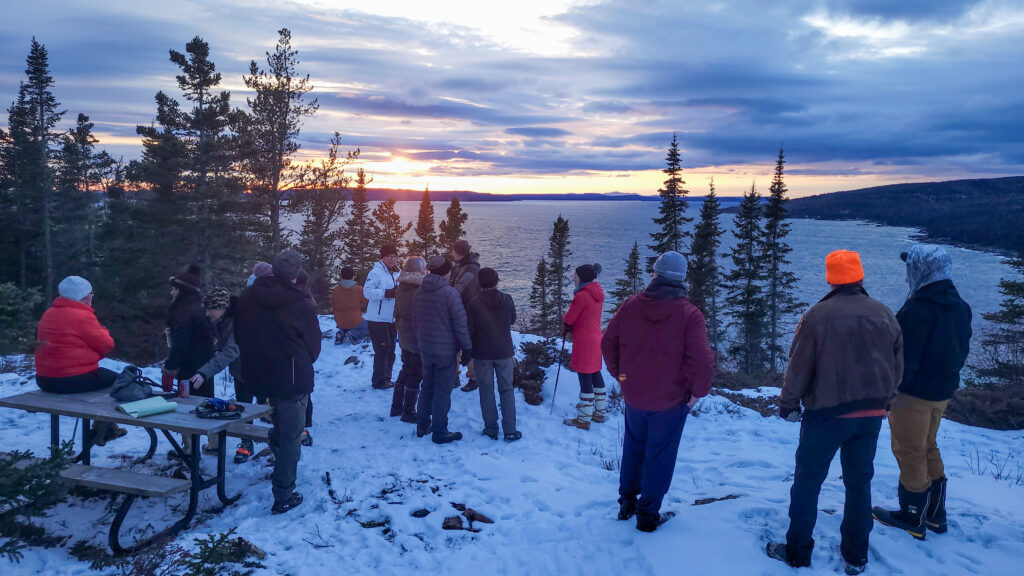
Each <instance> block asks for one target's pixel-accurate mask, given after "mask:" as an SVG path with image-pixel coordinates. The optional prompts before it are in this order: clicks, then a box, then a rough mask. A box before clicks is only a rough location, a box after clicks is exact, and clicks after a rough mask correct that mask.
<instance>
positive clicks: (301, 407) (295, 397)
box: [235, 250, 321, 514]
mask: <svg viewBox="0 0 1024 576" xmlns="http://www.w3.org/2000/svg"><path fill="white" fill-rule="evenodd" d="M300 264H301V257H300V256H299V255H298V254H297V253H295V252H292V251H291V250H285V251H284V252H281V253H280V254H278V255H277V258H275V259H274V273H273V275H271V276H264V277H262V278H257V279H256V281H255V282H254V283H253V285H252V286H250V287H249V288H247V289H246V290H245V291H244V292H242V295H241V296H239V298H238V303H237V305H236V309H235V341H236V342H237V343H238V347H239V349H240V351H241V354H242V378H244V379H245V381H246V383H247V384H249V385H251V386H252V387H253V390H255V391H256V393H257V394H261V393H262V394H265V395H266V396H267V397H268V399H269V400H270V405H271V406H272V407H273V408H274V412H273V415H272V420H273V425H274V427H273V428H272V429H271V431H270V437H269V439H268V440H269V443H270V448H271V450H273V451H274V456H275V460H274V472H273V475H272V476H271V480H272V484H273V486H272V489H273V493H274V506H273V508H271V512H272V513H274V514H280V513H282V512H287V511H288V510H291V509H292V508H294V507H296V506H298V505H299V504H301V503H302V495H301V494H299V493H298V492H295V478H296V473H297V469H298V463H299V457H300V454H301V450H302V444H301V437H302V431H303V424H304V423H305V415H306V403H307V402H308V401H309V394H310V392H312V391H313V363H314V362H316V359H317V357H318V356H319V355H320V336H321V334H320V323H319V320H318V319H317V316H316V309H315V308H314V307H313V301H312V300H310V299H309V297H308V296H306V294H305V293H303V291H302V290H301V289H299V287H298V286H296V285H295V279H296V278H297V277H298V275H299V268H300Z"/></svg>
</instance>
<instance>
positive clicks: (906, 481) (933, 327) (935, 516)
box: [874, 245, 971, 540]
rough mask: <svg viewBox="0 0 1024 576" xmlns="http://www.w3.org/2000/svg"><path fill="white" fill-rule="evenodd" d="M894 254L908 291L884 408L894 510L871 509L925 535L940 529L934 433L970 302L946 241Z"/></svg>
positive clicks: (962, 343) (955, 377) (961, 359)
mask: <svg viewBox="0 0 1024 576" xmlns="http://www.w3.org/2000/svg"><path fill="white" fill-rule="evenodd" d="M900 257H901V258H902V259H903V261H904V262H906V263H907V284H908V286H909V288H910V296H909V297H908V298H907V301H906V303H905V304H903V308H900V311H899V312H897V313H896V318H897V320H899V323H900V328H901V329H902V330H903V359H904V364H903V381H902V382H900V386H899V396H897V397H896V401H895V402H894V403H893V406H892V410H891V411H890V412H889V428H890V430H891V432H892V434H891V436H892V453H893V455H894V456H895V457H896V462H897V463H898V464H899V466H900V480H899V486H898V489H897V494H898V496H899V503H900V509H899V510H892V511H890V510H886V509H884V508H881V507H875V509H874V516H875V519H876V520H878V521H879V522H881V523H883V524H886V525H889V526H896V527H898V528H902V529H904V530H906V531H907V532H909V533H910V534H911V535H912V536H914V537H915V538H917V539H919V540H923V539H924V537H925V533H926V532H927V530H929V529H930V530H932V531H933V532H937V533H942V532H945V531H946V474H945V470H944V467H943V464H942V455H941V454H940V453H939V447H938V445H936V443H935V436H936V434H937V433H938V431H939V424H940V423H941V422H942V414H943V413H944V412H945V410H946V405H947V404H948V403H949V399H950V398H952V397H953V393H954V392H956V390H957V388H959V387H960V370H961V369H962V368H963V367H964V364H965V363H966V362H967V354H968V352H969V351H970V340H971V307H970V306H968V305H967V303H966V302H964V301H963V299H962V298H960V294H959V293H958V292H957V290H956V287H955V286H953V263H952V259H951V258H950V256H949V253H948V252H947V251H946V249H945V248H942V247H941V246H925V245H915V246H913V247H911V249H910V251H909V252H904V253H902V254H900Z"/></svg>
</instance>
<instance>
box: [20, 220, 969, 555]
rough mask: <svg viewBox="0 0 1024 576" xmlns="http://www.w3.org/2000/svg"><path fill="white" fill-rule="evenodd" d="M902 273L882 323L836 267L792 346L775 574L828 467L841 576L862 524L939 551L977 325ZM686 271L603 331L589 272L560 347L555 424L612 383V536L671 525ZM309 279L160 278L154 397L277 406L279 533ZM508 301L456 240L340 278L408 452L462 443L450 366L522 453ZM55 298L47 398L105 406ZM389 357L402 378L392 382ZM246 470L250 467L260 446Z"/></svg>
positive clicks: (946, 275) (306, 346)
mask: <svg viewBox="0 0 1024 576" xmlns="http://www.w3.org/2000/svg"><path fill="white" fill-rule="evenodd" d="M449 256H450V258H449ZM901 258H902V259H903V261H904V262H905V263H906V274H907V284H908V288H909V296H908V299H907V301H906V303H905V304H904V305H903V307H902V308H901V309H900V311H899V312H898V313H896V314H893V312H892V311H891V310H890V309H889V308H888V307H886V306H885V305H884V304H882V303H880V302H878V301H876V300H874V299H872V298H871V297H870V296H869V295H868V292H867V290H866V289H865V287H864V269H863V266H862V264H861V261H860V257H859V255H858V254H857V253H856V252H851V251H846V250H837V251H835V252H832V253H831V254H829V255H828V257H827V258H826V261H825V268H826V281H827V282H828V284H829V288H830V289H829V292H828V294H827V295H825V297H824V298H822V299H821V301H819V302H818V303H817V304H815V305H814V306H812V307H811V308H810V310H808V311H807V313H806V314H804V316H803V317H802V318H801V320H800V323H799V325H798V327H797V330H796V333H795V335H794V338H793V343H792V346H791V349H790V355H789V363H788V366H787V369H786V372H785V376H784V384H783V387H782V391H781V394H780V397H779V406H780V416H782V417H783V418H785V419H786V420H789V421H793V422H797V421H799V422H801V429H800V440H799V446H798V448H797V451H796V470H795V473H794V477H793V486H792V488H791V490H790V497H791V502H790V507H789V518H790V526H789V530H788V532H787V534H786V541H785V542H769V543H768V544H767V546H766V552H767V554H768V555H769V556H770V557H772V558H775V559H778V560H781V561H783V562H786V563H787V564H789V565H791V566H794V567H800V566H809V565H810V562H811V554H812V550H813V548H814V540H813V538H812V532H813V530H814V525H815V521H816V517H817V511H818V508H817V503H818V495H819V492H820V489H821V485H822V483H823V482H824V480H825V478H826V476H827V474H828V470H829V466H830V464H831V462H832V460H833V459H834V457H835V454H836V452H839V453H840V455H841V456H840V459H841V463H842V469H843V476H842V478H843V482H844V484H845V487H846V501H845V507H844V513H843V522H842V526H841V534H842V544H841V547H840V551H841V554H842V556H843V559H844V561H845V569H846V572H847V573H848V574H859V573H860V572H862V571H863V570H864V567H865V565H866V563H867V551H868V535H869V533H870V531H871V529H872V524H873V519H874V520H877V521H879V522H881V523H883V524H886V525H889V526H894V527H898V528H900V529H903V530H906V531H907V532H908V533H910V534H911V535H912V536H914V537H915V538H918V539H922V540H923V539H924V538H925V535H926V532H927V531H928V530H931V531H932V532H935V533H942V532H945V531H946V510H945V499H946V486H947V479H946V477H945V473H944V469H943V463H942V458H941V454H940V452H939V449H938V446H937V442H936V436H937V432H938V428H939V425H940V423H941V420H942V415H943V412H944V410H945V408H946V405H947V404H948V401H949V399H950V398H951V397H952V396H953V393H954V392H955V390H956V389H957V388H958V386H959V379H960V371H961V369H962V368H963V366H964V364H965V362H966V359H967V355H968V352H969V344H970V338H971V309H970V307H969V306H968V305H967V304H966V303H965V302H964V301H963V299H962V298H960V296H959V294H958V292H957V290H956V288H955V286H954V285H953V282H952V262H951V258H950V256H949V254H948V252H946V250H944V249H943V248H941V247H936V246H924V245H915V246H913V247H912V248H911V249H910V250H909V251H908V252H904V253H903V254H901ZM687 268H688V264H687V260H686V258H685V257H684V256H682V255H681V254H678V253H676V252H668V253H665V254H662V255H661V256H660V257H659V258H658V259H657V260H656V262H655V263H654V265H653V278H652V281H651V282H650V284H649V285H648V286H647V287H646V289H645V290H644V291H643V292H642V293H640V294H637V295H635V296H633V297H631V298H629V299H628V300H627V301H626V302H625V303H623V305H622V306H621V307H620V309H619V310H618V312H617V313H616V314H615V315H614V317H613V318H612V319H611V321H610V322H609V324H608V326H607V328H606V329H605V330H604V331H602V330H601V316H602V309H603V301H604V293H603V290H602V288H601V286H600V284H599V283H598V282H597V277H598V275H599V274H600V273H601V266H600V265H599V264H585V265H582V266H580V267H578V268H576V270H575V274H574V277H573V280H574V283H575V290H574V293H573V299H572V302H571V304H570V306H569V309H568V311H567V312H566V313H565V316H564V317H563V322H564V331H563V335H564V334H568V333H571V334H572V336H573V349H572V359H571V363H570V368H571V369H572V370H573V371H575V372H577V374H578V376H579V381H580V395H579V403H578V404H577V414H576V416H575V417H574V418H571V419H566V420H565V421H564V423H565V424H566V425H569V426H573V427H575V428H579V429H583V430H589V429H590V427H591V424H592V423H601V422H604V421H606V420H607V418H608V413H607V410H608V403H607V388H606V386H605V383H604V379H603V377H602V375H601V370H602V364H603V365H604V366H606V367H607V370H608V372H609V373H610V374H611V376H612V377H613V378H614V379H615V381H616V382H617V383H618V384H619V386H620V388H621V391H622V397H623V400H624V404H625V406H624V413H625V433H624V437H623V452H622V466H621V470H620V475H619V514H618V518H619V519H620V520H628V519H631V518H633V517H634V516H635V517H636V527H637V529H638V530H641V531H653V530H656V529H657V528H658V526H659V525H661V524H662V523H663V522H665V521H666V520H667V516H666V515H664V514H662V513H661V512H660V510H661V506H662V501H663V499H664V496H665V495H666V493H667V492H668V489H669V486H670V485H671V481H672V476H673V472H674V469H675V462H676V458H677V455H678V450H679V445H680V440H681V435H682V431H683V427H684V425H685V423H686V419H687V415H688V414H689V411H690V408H692V407H693V406H694V405H695V404H696V402H697V401H698V400H699V399H700V398H702V397H704V396H706V395H707V394H708V393H709V392H710V390H711V384H712V381H713V379H714V374H715V368H716V366H715V364H716V363H715V357H714V354H713V352H712V350H711V347H710V345H709V343H708V338H707V331H706V327H705V324H704V317H703V315H702V314H701V312H700V310H698V309H697V308H696V307H695V306H694V305H693V304H691V303H690V302H689V297H688V293H687V289H686V285H685V282H686V273H687ZM303 276H304V274H303V272H302V270H301V257H300V256H299V255H298V254H297V253H295V252H292V251H283V252H281V253H280V254H278V255H277V257H276V258H275V260H274V263H273V264H267V263H263V262H261V263H258V264H257V265H256V266H255V267H254V269H253V274H252V276H251V277H250V278H249V282H248V283H249V287H248V288H246V289H245V290H244V291H243V292H242V294H241V295H240V296H238V297H234V296H231V295H230V293H229V292H228V291H227V290H224V289H218V288H214V289H211V290H208V291H206V293H205V295H204V294H203V290H202V288H203V284H202V281H201V270H200V269H199V268H198V267H196V266H190V267H189V268H187V269H185V270H184V271H182V272H181V273H180V274H178V275H176V276H173V277H171V278H170V284H171V295H172V304H171V306H170V308H169V310H168V312H167V317H166V320H167V339H168V345H169V346H170V355H169V357H168V359H167V361H166V362H165V363H164V365H163V373H164V385H165V387H173V385H174V383H175V382H177V384H178V387H179V389H183V390H185V391H189V392H190V393H192V394H196V395H199V396H212V395H213V378H214V376H215V375H216V374H217V373H219V372H221V371H223V370H224V369H228V370H229V372H230V373H231V374H232V376H233V377H234V382H235V398H236V399H237V400H239V401H242V402H251V401H257V402H269V403H270V404H271V405H272V406H273V415H272V423H273V428H272V430H271V433H270V437H269V442H270V446H271V449H272V450H273V451H274V453H275V466H274V472H273V475H272V489H273V494H274V505H273V508H272V512H273V513H281V512H285V511H287V510H290V509H291V508H294V507H295V506H297V505H298V504H300V503H301V502H302V496H301V494H299V493H297V492H295V479H296V471H297V464H298V460H299V456H300V453H301V446H302V444H303V443H304V442H305V443H306V444H307V445H309V444H310V443H311V437H309V436H308V431H307V430H306V428H307V427H308V426H309V425H310V423H311V406H312V404H311V403H310V399H309V398H310V394H311V393H312V391H313V387H314V371H313V363H314V362H315V361H316V360H317V357H318V356H319V354H320V342H321V331H320V327H319V320H318V318H317V314H316V306H315V303H314V302H313V299H312V297H311V296H310V294H309V289H308V286H305V283H304V282H303V281H302V278H303ZM499 281H500V279H499V277H498V273H497V272H496V271H495V270H494V269H493V268H486V267H484V268H481V267H480V264H479V261H478V258H477V255H476V254H474V253H473V252H472V250H471V246H470V244H469V242H467V241H466V240H459V241H457V242H455V243H454V245H453V246H452V247H451V251H450V253H449V255H448V256H446V255H436V256H433V257H432V258H430V260H429V261H428V260H426V259H424V258H423V257H420V256H410V257H408V258H406V259H405V261H404V262H403V263H402V266H401V268H399V267H398V251H397V249H396V247H395V246H392V245H385V246H383V247H382V248H381V250H380V260H379V261H378V262H377V263H375V264H374V266H373V269H372V270H371V271H370V273H369V275H368V276H367V279H366V282H365V284H364V285H363V286H361V287H360V286H359V285H358V284H356V283H355V281H354V274H353V271H352V269H351V268H346V269H345V270H344V271H343V273H342V282H341V284H340V285H339V286H338V288H337V289H336V290H335V293H334V294H332V304H333V305H334V307H335V320H336V321H337V322H338V328H339V334H341V335H342V336H341V338H338V339H336V342H341V341H343V339H344V338H346V337H348V336H349V335H350V334H351V332H352V331H355V330H358V329H359V327H360V326H359V325H360V324H361V320H365V321H366V323H367V333H368V335H369V337H370V339H371V342H372V344H373V349H374V362H373V372H372V377H371V382H370V385H371V386H372V388H374V389H382V390H383V389H389V388H393V389H394V390H393V394H392V400H391V416H393V417H399V418H400V419H401V420H402V421H404V422H409V423H413V424H415V425H416V435H417V437H423V436H426V435H428V434H429V435H431V438H432V440H433V442H435V443H437V444H447V443H450V442H454V441H457V440H460V439H462V434H461V433H460V432H456V431H451V430H450V428H449V422H448V412H449V409H450V406H451V393H452V391H453V390H454V388H455V387H457V386H458V383H459V377H458V373H459V366H460V365H461V366H465V367H467V369H468V376H469V384H467V386H466V387H464V388H463V389H464V390H467V391H468V390H473V389H476V388H479V391H480V409H481V415H482V419H483V424H484V425H483V430H482V434H483V435H484V436H486V437H489V438H491V439H494V440H497V439H498V437H499V431H500V432H502V433H503V435H504V439H505V440H506V441H509V442H512V441H516V440H519V439H521V438H522V434H521V433H520V431H519V430H518V428H517V423H516V412H515V398H514V396H513V389H512V381H513V367H514V360H513V357H514V355H515V348H514V346H513V341H512V334H511V327H512V325H513V324H514V323H515V321H516V307H515V303H514V302H513V300H512V297H511V296H509V295H508V294H506V293H504V292H502V291H500V290H499V289H498V285H499ZM58 289H59V293H60V296H59V297H58V298H57V299H56V300H55V301H54V303H53V306H52V307H51V308H50V309H48V310H47V311H46V312H45V313H44V315H43V317H42V319H41V321H40V323H39V329H38V339H39V341H40V346H39V347H38V348H37V350H36V369H37V377H36V379H37V382H38V385H39V387H40V388H41V389H43V390H45V391H48V392H53V393H65V394H67V393H77V392H84V391H89V390H98V389H101V388H105V387H108V386H110V385H111V384H112V382H113V380H114V378H115V377H116V374H115V373H114V372H112V371H110V370H106V369H103V368H99V366H98V361H99V360H100V359H101V358H103V357H104V356H105V355H107V354H108V353H110V351H111V350H112V349H113V347H114V341H113V339H112V338H111V337H110V335H109V333H108V332H107V330H106V329H105V328H103V326H102V325H100V323H99V322H98V320H97V319H96V316H95V313H94V312H93V308H92V299H93V291H92V286H91V284H89V282H88V281H87V280H85V279H83V278H80V277H77V276H71V277H68V278H66V279H64V280H63V281H62V282H61V283H60V285H59V287H58ZM339 291H341V292H339ZM352 308H355V309H356V311H357V312H358V314H356V313H353V312H352V310H351V309H352ZM343 324H344V326H343ZM343 330H344V332H342V331H343ZM396 340H397V342H398V344H399V345H400V346H401V350H402V368H401V372H400V373H399V376H398V379H397V381H392V380H391V377H392V372H393V366H394V363H395V359H396V358H395V345H396ZM496 390H497V394H496V393H495V391H496ZM499 406H500V422H499ZM886 416H888V419H889V426H890V430H891V437H892V451H893V453H894V455H895V457H896V459H897V462H898V463H899V467H900V477H899V484H898V486H897V495H898V501H899V508H898V509H897V510H887V509H885V508H881V507H875V508H872V507H871V479H872V477H873V475H874V466H873V461H874V457H875V451H876V445H877V441H878V435H879V431H880V428H881V422H882V420H883V419H884V418H886ZM123 434H124V431H123V430H121V429H120V428H118V427H116V426H113V425H105V424H104V423H96V425H95V427H94V429H93V441H94V442H95V443H96V444H100V445H102V444H104V443H105V442H107V441H110V440H112V439H115V438H117V437H119V436H121V435H123ZM307 440H308V442H307ZM214 448H215V447H214ZM187 449H195V447H187ZM239 450H240V452H239V454H240V455H241V458H239V459H240V460H243V461H244V459H245V458H246V457H247V456H248V454H251V451H252V446H251V444H248V445H245V444H243V445H242V446H240V447H239ZM243 451H244V452H247V453H245V454H243V453H242V452H243Z"/></svg>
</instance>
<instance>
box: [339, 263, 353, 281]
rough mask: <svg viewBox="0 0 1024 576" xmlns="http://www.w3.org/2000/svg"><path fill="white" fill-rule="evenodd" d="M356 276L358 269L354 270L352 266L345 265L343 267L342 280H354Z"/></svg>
mask: <svg viewBox="0 0 1024 576" xmlns="http://www.w3.org/2000/svg"><path fill="white" fill-rule="evenodd" d="M355 277H356V271H355V270H353V269H352V267H351V266H345V267H344V268H342V269H341V279H342V280H352V279H353V278H355Z"/></svg>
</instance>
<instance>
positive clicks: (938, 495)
mask: <svg viewBox="0 0 1024 576" xmlns="http://www.w3.org/2000/svg"><path fill="white" fill-rule="evenodd" d="M928 498H929V501H928V512H927V513H926V514H925V517H924V522H925V524H926V525H927V526H928V529H929V530H931V531H932V532H935V533H936V534H945V533H946V530H947V527H946V479H945V478H939V479H937V480H932V485H931V486H930V487H929V488H928Z"/></svg>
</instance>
